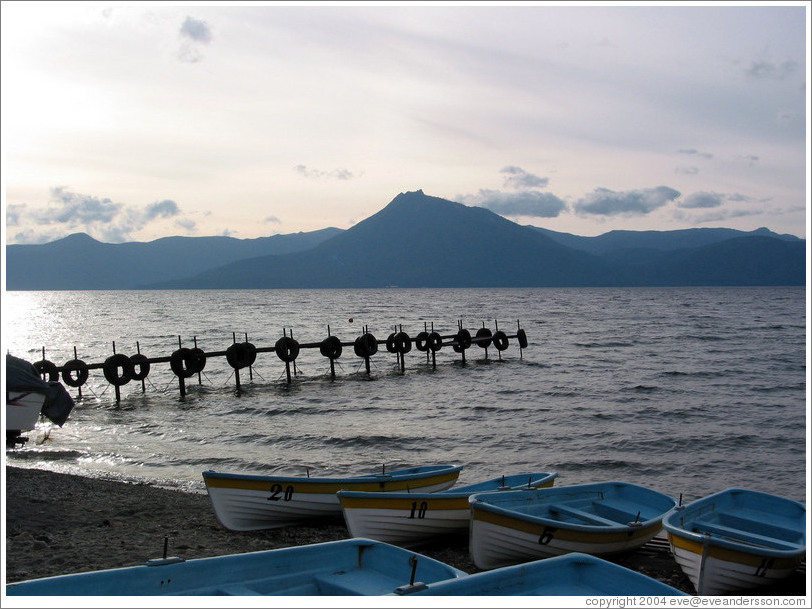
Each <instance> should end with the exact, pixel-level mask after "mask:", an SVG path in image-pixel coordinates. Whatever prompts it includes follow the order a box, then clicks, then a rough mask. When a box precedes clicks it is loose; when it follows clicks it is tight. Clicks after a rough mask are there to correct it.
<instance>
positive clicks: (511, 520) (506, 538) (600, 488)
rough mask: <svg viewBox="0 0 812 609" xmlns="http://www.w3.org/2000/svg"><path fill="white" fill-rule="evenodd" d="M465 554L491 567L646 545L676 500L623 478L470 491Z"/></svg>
mask: <svg viewBox="0 0 812 609" xmlns="http://www.w3.org/2000/svg"><path fill="white" fill-rule="evenodd" d="M470 504H471V533H470V537H469V552H470V554H471V559H472V560H473V561H474V564H475V565H476V566H477V567H479V568H480V569H494V568H497V567H503V566H507V565H511V564H516V563H521V562H528V561H531V560H537V559H540V558H548V557H551V556H558V555H560V554H566V553H568V552H583V553H585V554H598V555H601V554H612V553H616V552H626V551H629V550H634V549H637V548H639V547H641V546H643V545H645V544H646V543H647V542H648V541H649V540H650V539H652V538H653V537H654V536H655V535H656V534H657V533H658V532H659V531H660V530H661V529H662V518H663V516H664V515H665V514H666V513H667V512H668V511H669V510H670V509H671V508H673V507H674V506H675V505H676V504H677V502H676V501H675V500H674V499H672V498H671V497H669V496H667V495H664V494H662V493H659V492H657V491H654V490H651V489H648V488H645V487H642V486H637V485H635V484H629V483H626V482H602V483H595V484H579V485H573V486H561V487H555V488H545V489H537V490H522V491H505V492H502V493H483V494H476V495H472V496H471V498H470Z"/></svg>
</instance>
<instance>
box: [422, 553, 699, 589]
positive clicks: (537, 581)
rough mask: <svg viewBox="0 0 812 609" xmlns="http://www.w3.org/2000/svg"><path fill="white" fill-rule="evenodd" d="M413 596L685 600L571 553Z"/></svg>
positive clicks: (645, 579)
mask: <svg viewBox="0 0 812 609" xmlns="http://www.w3.org/2000/svg"><path fill="white" fill-rule="evenodd" d="M413 594H414V595H416V596H627V597H630V596H634V597H638V596H658V597H659V596H688V594H686V593H685V592H683V591H681V590H677V589H676V588H673V587H671V586H669V585H668V584H665V583H663V582H661V581H659V580H656V579H654V578H653V577H649V576H648V575H644V574H643V573H639V572H637V571H632V570H631V569H627V568H626V567H621V566H620V565H616V564H615V563H612V562H609V561H607V560H603V559H602V558H597V557H595V556H590V555H589V554H579V553H571V554H566V555H564V556H556V557H554V558H545V559H543V560H536V561H533V562H529V563H525V564H521V565H513V566H510V567H500V568H498V569H493V570H491V571H482V572H480V573H473V574H471V575H468V576H467V577H461V578H458V579H453V580H452V579H449V580H446V581H441V582H436V583H432V584H428V585H427V586H426V587H425V588H420V589H418V588H414V592H413Z"/></svg>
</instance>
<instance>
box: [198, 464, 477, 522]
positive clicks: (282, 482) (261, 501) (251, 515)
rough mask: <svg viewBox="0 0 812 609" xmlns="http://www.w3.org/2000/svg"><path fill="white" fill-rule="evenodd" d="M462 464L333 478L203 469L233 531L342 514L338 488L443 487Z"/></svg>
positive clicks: (213, 497) (217, 512)
mask: <svg viewBox="0 0 812 609" xmlns="http://www.w3.org/2000/svg"><path fill="white" fill-rule="evenodd" d="M461 470H462V466H461V465H459V466H455V465H426V466H420V467H410V468H406V469H401V470H395V471H391V472H385V471H382V472H381V473H379V474H367V475H361V476H346V477H335V478H310V477H304V476H273V475H270V476H262V475H253V474H225V473H217V472H213V471H205V472H203V480H204V481H205V483H206V490H207V491H208V493H209V498H210V499H211V503H212V506H213V508H214V513H215V515H216V516H217V519H218V520H219V521H220V523H221V524H222V525H223V526H224V527H226V528H227V529H231V530H232V531H253V530H257V529H272V528H277V527H282V526H287V525H290V524H295V523H299V522H302V521H304V520H309V519H313V518H320V517H341V504H340V503H339V501H338V497H337V496H336V493H337V492H338V491H340V490H344V489H348V490H362V491H382V492H390V491H406V490H416V491H421V492H437V491H443V490H446V489H448V488H451V487H452V486H454V483H455V482H456V481H457V478H459V475H460V471H461Z"/></svg>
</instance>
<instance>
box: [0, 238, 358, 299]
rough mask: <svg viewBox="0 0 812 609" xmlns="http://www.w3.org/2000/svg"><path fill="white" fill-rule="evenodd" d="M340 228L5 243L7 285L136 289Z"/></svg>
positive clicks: (305, 244)
mask: <svg viewBox="0 0 812 609" xmlns="http://www.w3.org/2000/svg"><path fill="white" fill-rule="evenodd" d="M340 232H342V231H341V230H340V229H338V228H325V229H322V230H318V231H313V232H308V233H294V234H288V235H274V236H272V237H260V238H258V239H235V238H233V237H166V238H163V239H157V240H155V241H150V242H148V243H140V242H132V243H101V242H99V241H96V240H95V239H93V238H92V237H90V236H88V235H86V234H84V233H77V234H74V235H70V236H68V237H65V238H64V239H59V240H58V241H53V242H51V243H45V244H42V245H7V246H6V289H8V290H126V289H136V288H138V287H139V286H143V285H145V284H148V283H154V282H160V281H171V280H173V279H181V278H183V277H188V276H190V275H195V274H197V273H200V272H202V271H204V270H206V269H210V268H213V267H219V266H222V265H224V264H228V263H229V262H234V261H235V260H240V259H243V258H253V257H256V256H262V255H268V254H286V253H289V252H296V251H301V250H306V249H310V248H312V247H314V246H316V245H318V244H319V243H321V242H322V241H324V240H325V239H329V238H331V237H333V236H335V235H337V234H339V233H340Z"/></svg>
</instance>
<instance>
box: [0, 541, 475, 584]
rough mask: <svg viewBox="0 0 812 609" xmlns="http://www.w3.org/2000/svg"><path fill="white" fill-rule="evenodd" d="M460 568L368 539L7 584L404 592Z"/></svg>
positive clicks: (451, 575)
mask: <svg viewBox="0 0 812 609" xmlns="http://www.w3.org/2000/svg"><path fill="white" fill-rule="evenodd" d="M464 575H466V574H465V572H464V571H460V570H458V569H455V568H454V567H452V566H450V565H447V564H445V563H442V562H440V561H437V560H434V559H432V558H428V557H426V556H422V555H420V554H415V553H414V552H410V551H408V550H404V549H403V548H398V547H396V546H390V545H388V544H383V543H380V542H377V541H373V540H370V539H343V540H340V541H331V542H325V543H317V544H312V545H306V546H297V547H292V548H283V549H280V550H264V551H261V552H249V553H246V554H232V555H229V556H217V557H212V558H198V559H194V560H189V561H184V560H182V559H180V558H177V557H170V558H163V559H155V560H151V561H148V562H147V563H146V564H144V565H139V566H137V567H125V568H120V569H108V570H104V571H93V572H89V573H76V574H71V575H58V576H55V577H46V578H42V579H33V580H28V581H24V582H19V583H12V584H8V585H7V586H6V594H7V595H8V596H15V595H19V596H23V595H25V596H51V595H56V596H144V595H146V596H156V595H166V596H172V595H194V596H222V595H229V596H246V595H252V596H256V595H267V596H288V595H292V596H347V595H370V596H374V595H384V594H389V593H396V592H400V593H404V592H407V591H408V590H409V589H412V588H419V587H422V586H423V585H426V584H428V583H433V582H436V581H444V580H449V579H455V578H458V577H462V576H464Z"/></svg>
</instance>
